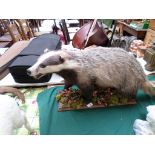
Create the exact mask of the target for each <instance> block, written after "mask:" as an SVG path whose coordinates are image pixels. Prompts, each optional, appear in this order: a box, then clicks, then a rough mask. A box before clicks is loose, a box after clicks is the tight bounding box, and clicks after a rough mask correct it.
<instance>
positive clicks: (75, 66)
mask: <svg viewBox="0 0 155 155" xmlns="http://www.w3.org/2000/svg"><path fill="white" fill-rule="evenodd" d="M48 73H57V74H59V75H60V76H62V77H63V78H64V79H65V88H69V87H71V86H72V85H74V84H75V85H77V86H78V87H79V89H80V90H81V92H82V94H83V97H84V99H85V101H86V103H89V102H91V98H92V92H93V90H94V86H95V85H97V86H99V87H112V88H116V89H118V90H120V91H121V92H122V93H123V94H124V95H132V96H133V95H136V92H137V90H138V89H139V88H142V89H144V91H145V92H146V93H148V94H153V95H154V93H153V92H152V85H151V84H150V83H149V82H148V81H147V80H146V76H145V74H144V71H143V69H142V67H141V65H140V64H139V62H138V61H137V60H136V58H134V56H132V55H130V54H129V53H128V52H126V51H125V50H123V49H121V48H105V47H92V48H88V49H84V50H76V51H67V50H66V51H57V52H47V53H45V54H43V55H42V56H41V57H40V58H39V59H38V61H37V62H36V63H35V64H34V65H33V66H32V67H30V68H29V69H28V74H29V75H30V76H34V77H35V78H39V77H41V76H44V75H45V74H48Z"/></svg>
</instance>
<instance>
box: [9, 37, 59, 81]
mask: <svg viewBox="0 0 155 155" xmlns="http://www.w3.org/2000/svg"><path fill="white" fill-rule="evenodd" d="M60 48H61V41H60V37H59V36H58V35H55V34H43V35H40V36H39V37H37V38H35V39H33V40H32V41H31V42H30V44H29V45H28V46H27V47H26V48H24V49H23V50H22V51H21V53H20V54H19V55H18V56H17V57H16V58H15V59H14V60H13V62H12V63H11V65H10V66H9V71H10V73H11V75H12V76H13V78H14V80H15V81H16V82H18V83H43V82H48V81H49V80H50V78H51V75H52V74H51V75H46V76H44V77H42V78H40V79H34V78H33V77H30V76H28V75H27V71H26V70H27V69H28V68H29V67H31V66H32V65H33V64H34V63H35V62H36V61H37V59H38V57H39V56H40V55H41V54H43V52H44V50H45V49H49V50H58V49H60Z"/></svg>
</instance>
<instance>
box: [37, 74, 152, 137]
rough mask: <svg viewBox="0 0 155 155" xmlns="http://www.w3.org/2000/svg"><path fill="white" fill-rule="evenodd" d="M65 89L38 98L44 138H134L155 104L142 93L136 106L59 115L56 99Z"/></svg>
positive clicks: (56, 88) (150, 77) (61, 113)
mask: <svg viewBox="0 0 155 155" xmlns="http://www.w3.org/2000/svg"><path fill="white" fill-rule="evenodd" d="M148 78H149V80H155V77H153V76H149V77H148ZM63 88H64V87H63V86H57V87H53V88H50V89H47V90H45V91H43V92H41V93H40V94H39V95H38V97H37V101H38V106H39V115H40V118H39V120H40V134H42V135H133V134H134V131H133V123H134V121H135V119H143V120H145V118H146V114H147V111H146V107H147V106H148V105H153V104H155V97H151V96H149V95H146V94H144V92H143V91H142V90H139V91H138V93H137V104H135V105H126V106H117V107H107V108H100V109H88V110H74V111H65V112H58V104H57V101H56V99H55V96H56V94H57V92H58V91H59V90H62V89H63Z"/></svg>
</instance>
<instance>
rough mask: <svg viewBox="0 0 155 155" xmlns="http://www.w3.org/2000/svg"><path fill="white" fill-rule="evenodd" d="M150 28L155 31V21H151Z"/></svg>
mask: <svg viewBox="0 0 155 155" xmlns="http://www.w3.org/2000/svg"><path fill="white" fill-rule="evenodd" d="M149 28H150V29H152V30H154V31H155V19H150V23H149Z"/></svg>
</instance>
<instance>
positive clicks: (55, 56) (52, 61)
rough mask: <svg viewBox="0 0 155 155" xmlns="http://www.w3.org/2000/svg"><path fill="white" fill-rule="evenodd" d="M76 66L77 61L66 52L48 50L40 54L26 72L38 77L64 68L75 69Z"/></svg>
mask: <svg viewBox="0 0 155 155" xmlns="http://www.w3.org/2000/svg"><path fill="white" fill-rule="evenodd" d="M78 66H79V65H78V63H77V62H76V61H74V59H73V58H72V56H71V55H69V54H68V53H66V52H63V51H49V52H46V53H44V54H43V55H41V56H40V57H39V58H38V60H37V62H36V63H35V64H34V65H33V66H31V67H30V68H28V69H27V74H28V75H29V76H32V77H34V78H36V79H39V78H41V77H43V76H44V75H46V74H51V73H58V72H60V71H62V70H64V69H73V68H74V69H75V68H77V67H78Z"/></svg>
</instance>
